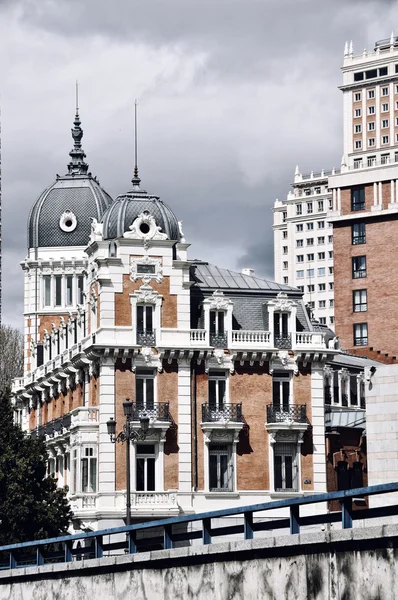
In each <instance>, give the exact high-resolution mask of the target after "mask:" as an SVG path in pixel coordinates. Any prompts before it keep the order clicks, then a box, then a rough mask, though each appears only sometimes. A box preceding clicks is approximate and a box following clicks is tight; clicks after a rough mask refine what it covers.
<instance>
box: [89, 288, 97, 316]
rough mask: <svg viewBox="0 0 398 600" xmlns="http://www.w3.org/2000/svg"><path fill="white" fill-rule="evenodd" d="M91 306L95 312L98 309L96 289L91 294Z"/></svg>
mask: <svg viewBox="0 0 398 600" xmlns="http://www.w3.org/2000/svg"><path fill="white" fill-rule="evenodd" d="M90 306H91V310H92V311H93V312H95V311H96V310H97V296H96V294H95V292H94V291H92V292H91V294H90Z"/></svg>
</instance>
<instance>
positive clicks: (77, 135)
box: [68, 81, 88, 175]
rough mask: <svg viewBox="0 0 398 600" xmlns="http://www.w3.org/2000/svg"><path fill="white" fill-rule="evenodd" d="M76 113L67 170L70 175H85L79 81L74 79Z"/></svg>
mask: <svg viewBox="0 0 398 600" xmlns="http://www.w3.org/2000/svg"><path fill="white" fill-rule="evenodd" d="M75 100H76V114H75V120H74V121H73V128H72V130H71V132H72V139H73V148H72V150H71V151H70V152H69V156H70V157H71V159H72V160H71V161H70V163H69V164H68V172H69V174H70V175H85V174H86V173H87V171H88V164H87V163H86V162H85V160H84V159H85V158H86V154H85V152H84V150H83V148H82V137H83V129H82V128H81V121H80V117H79V83H78V81H76V88H75Z"/></svg>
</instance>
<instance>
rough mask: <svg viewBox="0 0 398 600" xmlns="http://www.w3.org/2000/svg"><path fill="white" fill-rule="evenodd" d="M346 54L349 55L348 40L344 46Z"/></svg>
mask: <svg viewBox="0 0 398 600" xmlns="http://www.w3.org/2000/svg"><path fill="white" fill-rule="evenodd" d="M344 56H348V42H346V43H345V46H344Z"/></svg>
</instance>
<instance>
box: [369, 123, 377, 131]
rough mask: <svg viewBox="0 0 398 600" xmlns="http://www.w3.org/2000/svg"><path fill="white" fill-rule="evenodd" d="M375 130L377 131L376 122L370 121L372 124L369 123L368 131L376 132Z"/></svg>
mask: <svg viewBox="0 0 398 600" xmlns="http://www.w3.org/2000/svg"><path fill="white" fill-rule="evenodd" d="M374 130H375V122H374V121H370V123H368V131H374Z"/></svg>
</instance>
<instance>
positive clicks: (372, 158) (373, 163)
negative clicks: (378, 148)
mask: <svg viewBox="0 0 398 600" xmlns="http://www.w3.org/2000/svg"><path fill="white" fill-rule="evenodd" d="M375 166H376V157H375V156H368V167H375Z"/></svg>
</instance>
